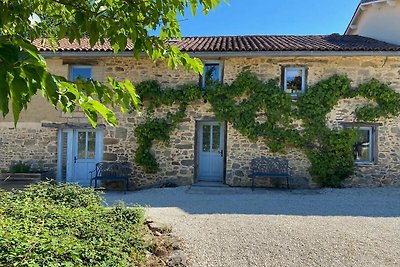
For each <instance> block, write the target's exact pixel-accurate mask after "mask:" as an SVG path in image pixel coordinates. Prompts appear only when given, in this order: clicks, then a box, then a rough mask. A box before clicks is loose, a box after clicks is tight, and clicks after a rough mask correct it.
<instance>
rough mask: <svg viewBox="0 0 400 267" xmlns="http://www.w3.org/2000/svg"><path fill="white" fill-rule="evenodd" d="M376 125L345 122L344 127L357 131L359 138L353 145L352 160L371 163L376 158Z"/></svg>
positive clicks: (359, 162)
mask: <svg viewBox="0 0 400 267" xmlns="http://www.w3.org/2000/svg"><path fill="white" fill-rule="evenodd" d="M377 126H378V125H375V124H374V125H372V124H371V125H369V124H362V125H359V124H346V125H345V127H346V128H355V129H357V130H358V131H359V138H358V140H357V141H356V142H355V143H354V145H353V154H354V161H355V163H357V164H373V163H377V160H378V129H377V128H378V127H377Z"/></svg>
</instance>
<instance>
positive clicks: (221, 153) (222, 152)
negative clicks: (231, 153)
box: [219, 149, 224, 157]
mask: <svg viewBox="0 0 400 267" xmlns="http://www.w3.org/2000/svg"><path fill="white" fill-rule="evenodd" d="M219 154H220V155H221V157H223V156H224V150H223V149H221V150H220V151H219Z"/></svg>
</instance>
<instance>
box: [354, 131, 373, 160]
mask: <svg viewBox="0 0 400 267" xmlns="http://www.w3.org/2000/svg"><path fill="white" fill-rule="evenodd" d="M359 131H360V135H361V137H360V139H359V140H358V141H357V142H356V143H355V144H354V159H355V160H356V161H371V159H372V157H371V155H372V151H371V147H372V146H371V145H372V144H370V140H372V138H371V134H372V133H371V132H372V130H371V129H360V130H359Z"/></svg>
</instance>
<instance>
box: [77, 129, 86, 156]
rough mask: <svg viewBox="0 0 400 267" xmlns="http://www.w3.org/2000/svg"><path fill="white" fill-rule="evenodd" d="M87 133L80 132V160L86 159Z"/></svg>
mask: <svg viewBox="0 0 400 267" xmlns="http://www.w3.org/2000/svg"><path fill="white" fill-rule="evenodd" d="M85 152H86V132H78V159H85V158H86V153H85Z"/></svg>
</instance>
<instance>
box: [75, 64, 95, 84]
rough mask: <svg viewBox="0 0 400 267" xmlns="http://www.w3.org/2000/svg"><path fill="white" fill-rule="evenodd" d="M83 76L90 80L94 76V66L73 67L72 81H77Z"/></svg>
mask: <svg viewBox="0 0 400 267" xmlns="http://www.w3.org/2000/svg"><path fill="white" fill-rule="evenodd" d="M78 77H79V78H81V79H84V80H89V79H91V78H92V68H91V67H89V66H88V67H76V66H75V67H74V66H72V67H71V81H73V82H74V81H76V80H77V79H78Z"/></svg>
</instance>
